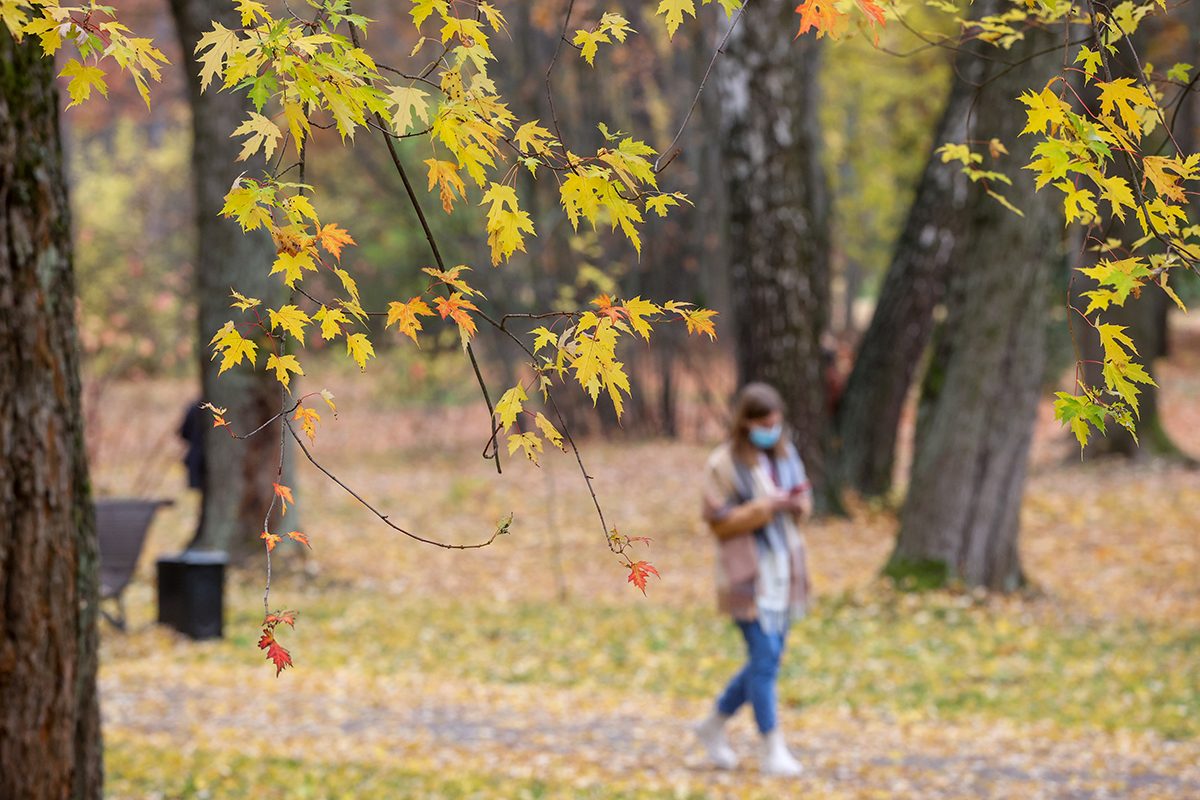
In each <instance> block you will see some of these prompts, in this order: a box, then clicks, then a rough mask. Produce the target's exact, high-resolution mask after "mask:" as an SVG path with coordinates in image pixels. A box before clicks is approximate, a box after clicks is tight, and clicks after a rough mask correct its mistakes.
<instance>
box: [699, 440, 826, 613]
mask: <svg viewBox="0 0 1200 800" xmlns="http://www.w3.org/2000/svg"><path fill="white" fill-rule="evenodd" d="M733 459H734V455H733V447H732V445H731V444H730V443H729V442H725V443H724V444H722V445H720V446H719V447H717V449H716V450H714V451H713V452H712V455H710V456H709V458H708V463H707V464H705V467H704V486H703V511H704V521H705V522H706V523H708V528H709V530H710V531H711V532H712V534H713V536H714V538H715V541H716V544H717V559H716V561H717V570H716V572H717V607H718V608H719V609H720V610H721V611H722V612H724V613H727V614H731V615H732V616H733V618H734V619H737V620H741V621H744V622H749V621H751V620H753V619H755V618H756V617H757V616H758V607H757V604H756V595H757V586H756V581H757V578H758V569H759V566H758V544H757V542H756V540H755V534H754V532H755V531H756V530H758V529H759V528H762V527H763V526H764V525H766V524H767V523H768V522H770V521H771V513H772V512H771V499H770V498H769V497H765V496H762V497H754V498H752V499H750V500H746V501H742V499H741V497H740V496H739V493H738V490H737V481H736V468H735V466H734V462H733ZM751 469H752V470H762V469H763V467H762V466H760V465H756V466H754V467H752V468H751ZM756 482H757V481H756ZM789 516H791V517H792V518H791V519H790V520H789V522H790V523H791V524H789V525H787V529H788V550H789V552H790V553H791V561H790V568H791V597H790V601H791V608H792V617H793V619H798V618H800V617H801V616H803V614H804V611H805V607H806V606H807V603H808V593H809V578H808V568H807V563H806V559H805V547H804V536H803V535H802V534H801V533H800V530H799V528H798V526H797V523H798V522H799V519H798V517H797V516H796V515H789Z"/></svg>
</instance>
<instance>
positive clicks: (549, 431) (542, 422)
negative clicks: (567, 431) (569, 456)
mask: <svg viewBox="0 0 1200 800" xmlns="http://www.w3.org/2000/svg"><path fill="white" fill-rule="evenodd" d="M534 423H535V424H536V425H537V426H538V428H539V429H541V431H542V434H543V435H544V436H545V437H546V438H547V439H549V440H550V444H552V445H554V446H555V447H557V448H558V449H559V450H562V451H563V452H566V448H564V447H563V437H562V434H561V433H559V432H558V428H555V427H554V425H552V424H551V423H550V420H548V419H546V417H545V416H544V415H543V414H542V413H541V412H540V411H539V412H538V415H537V416H536V417H534Z"/></svg>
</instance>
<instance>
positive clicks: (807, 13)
mask: <svg viewBox="0 0 1200 800" xmlns="http://www.w3.org/2000/svg"><path fill="white" fill-rule="evenodd" d="M796 13H797V14H799V15H800V30H799V32H797V33H796V36H795V38H797V39H799V38H800V35H801V34H803V33H805V32H807V31H808V30H809V29H810V28H812V29H815V30H816V31H817V38H820V37H822V36H824V35H825V34H827V33H832V32H833V29H834V27H835V26H836V25H837V23H838V20H839V19H840V18H842V17H845V16H846V14H843V13H842V12H841V11H838V10H837V9H836V8H834V7H833V2H832V0H804V2H803V3H801V4H800V5H798V6H796Z"/></svg>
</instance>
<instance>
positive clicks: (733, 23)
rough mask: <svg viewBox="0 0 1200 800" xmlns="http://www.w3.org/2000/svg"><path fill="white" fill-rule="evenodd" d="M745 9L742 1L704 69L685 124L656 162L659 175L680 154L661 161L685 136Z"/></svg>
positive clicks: (656, 171) (680, 127) (656, 170)
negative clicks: (718, 59) (701, 95)
mask: <svg viewBox="0 0 1200 800" xmlns="http://www.w3.org/2000/svg"><path fill="white" fill-rule="evenodd" d="M745 10H746V4H745V3H742V5H741V7H739V8H738V10H737V13H735V14H734V15H733V19H731V20H730V21H729V28H728V29H726V31H725V36H723V37H722V38H721V43H720V44H719V45H717V49H716V50H715V51H714V52H713V57H712V60H711V61H709V62H708V69H706V70H705V71H704V77H703V78H701V79H700V86H699V87H698V88H697V89H696V96H695V97H693V98H692V104H691V106H689V107H688V112H687V116H685V117H684V118H683V124H681V125H680V126H679V131H678V132H677V133H676V134H675V138H674V139H672V140H671V143H670V144H669V145H667V146H666V148H665V149H663V151H662V153H660V154H659V156H658V159H657V160H656V161H655V162H654V174H656V175H657V174H659V173H661V172H662V171H663V170H664V169H666V168H667V165H668V164H670V163H671V162H672V161H674V160H675V155H679V151H678V150H676V151H675V155H672V156H671V158H670V159H668V160H667V163H666V164H662V163H661V162H662V159H663V156H665V155H666V154H667V153H669V152H671V150H673V149H674V148H675V143H676V142H678V141H679V137H680V136H683V131H684V129H685V128H686V127H687V126H688V123H689V122H691V119H692V114H693V113H694V112H695V110H696V105H697V104H698V103H699V102H700V93H701V92H703V91H704V85H705V84H706V83H708V76H709V75H710V74H711V73H712V71H713V67H714V66H715V65H716V63H717V57H718V56H719V55H721V53H723V52H725V43H726V42H728V41H729V37H730V35H731V34H732V33H733V29H734V27H735V26H736V25H737V24H738V22H739V21H740V20H741V18H742V12H743V11H745Z"/></svg>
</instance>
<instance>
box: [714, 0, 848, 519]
mask: <svg viewBox="0 0 1200 800" xmlns="http://www.w3.org/2000/svg"><path fill="white" fill-rule="evenodd" d="M795 24H796V21H795V12H794V3H785V2H780V0H752V2H749V3H747V4H746V7H745V11H744V12H743V14H742V18H741V19H740V20H739V21H738V23H737V26H736V27H735V28H734V30H733V33H732V35H731V36H730V38H729V43H728V45H727V46H726V49H725V54H724V55H723V56H722V58H721V59H720V60H719V61H718V68H719V75H718V87H719V90H720V110H721V118H720V140H721V143H722V148H723V152H722V161H723V163H724V165H725V185H726V190H727V195H728V203H729V237H728V245H729V255H730V277H731V281H730V283H731V288H732V301H733V316H734V329H735V332H736V334H735V339H736V347H737V364H738V382H739V384H745V383H747V382H750V381H765V382H767V383H770V384H771V385H773V386H774V387H775V388H776V389H778V390H779V392H780V393H781V394H782V395H783V398H784V402H785V403H786V405H787V416H788V420H789V422H790V423H791V424H792V426H793V427H794V428H795V432H796V439H797V441H796V445H797V448H798V449H799V451H800V455H801V457H802V458H803V459H804V463H805V465H806V466H807V468H808V473H809V475H810V476H811V478H812V479H813V482H814V485H816V486H817V487H818V492H817V496H818V498H820V497H822V494H821V491H820V489H821V487H822V486H823V479H824V475H825V470H824V464H825V458H824V438H825V432H826V425H827V416H828V413H827V404H826V387H825V379H824V374H823V370H822V369H821V350H820V336H821V333H822V332H823V331H824V330H825V327H826V325H827V323H828V314H829V193H828V189H827V186H826V182H825V174H824V172H823V171H822V169H821V165H820V159H819V155H820V132H819V130H818V128H817V119H816V112H817V96H816V73H817V67H818V62H819V55H820V43H819V41H818V40H817V39H815V38H814V37H811V36H806V37H803V38H801V39H799V40H793V39H792V34H791V31H792V29H793V28H794V27H795Z"/></svg>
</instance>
